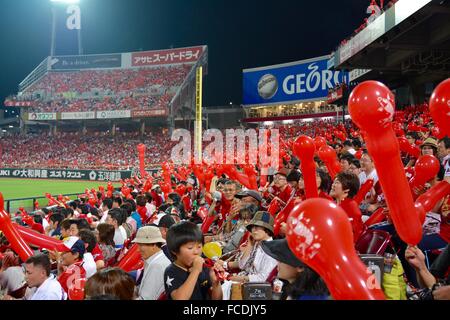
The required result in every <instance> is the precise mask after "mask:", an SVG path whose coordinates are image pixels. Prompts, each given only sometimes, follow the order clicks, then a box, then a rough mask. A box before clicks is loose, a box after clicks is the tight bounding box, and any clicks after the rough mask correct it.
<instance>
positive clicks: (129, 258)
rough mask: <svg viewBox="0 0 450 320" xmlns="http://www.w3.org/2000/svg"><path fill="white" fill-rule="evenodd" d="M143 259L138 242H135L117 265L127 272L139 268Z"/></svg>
mask: <svg viewBox="0 0 450 320" xmlns="http://www.w3.org/2000/svg"><path fill="white" fill-rule="evenodd" d="M141 260H142V256H141V253H140V252H139V246H138V245H137V243H135V244H133V245H132V246H131V248H130V250H128V252H127V253H126V254H125V255H124V256H123V258H122V259H121V260H120V262H119V264H118V265H117V267H118V268H120V269H122V270H123V271H125V272H130V271H132V270H136V269H138V267H137V266H138V264H139V263H140V261H141Z"/></svg>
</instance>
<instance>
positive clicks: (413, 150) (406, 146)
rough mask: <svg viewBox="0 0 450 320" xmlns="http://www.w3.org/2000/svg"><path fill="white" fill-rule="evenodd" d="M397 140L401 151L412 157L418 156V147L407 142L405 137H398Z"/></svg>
mask: <svg viewBox="0 0 450 320" xmlns="http://www.w3.org/2000/svg"><path fill="white" fill-rule="evenodd" d="M397 140H398V145H399V146H400V150H401V151H403V152H405V153H407V154H409V155H410V156H413V157H414V158H418V157H419V156H420V149H419V148H418V147H416V146H413V145H412V144H411V143H409V141H408V139H406V137H398V138H397Z"/></svg>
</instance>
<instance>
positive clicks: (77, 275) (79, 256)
mask: <svg viewBox="0 0 450 320" xmlns="http://www.w3.org/2000/svg"><path fill="white" fill-rule="evenodd" d="M85 250H86V249H85V246H84V242H83V241H82V240H77V241H76V242H75V243H74V244H73V245H72V247H71V248H70V251H68V252H63V253H55V254H56V257H57V259H58V260H57V261H58V281H59V283H60V284H61V286H62V288H63V289H64V291H65V292H66V293H68V292H69V287H70V286H71V285H72V284H73V283H74V282H75V280H76V279H82V278H85V277H86V270H85V269H84V268H83V255H84V252H85Z"/></svg>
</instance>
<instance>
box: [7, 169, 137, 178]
mask: <svg viewBox="0 0 450 320" xmlns="http://www.w3.org/2000/svg"><path fill="white" fill-rule="evenodd" d="M6 177H7V178H27V179H60V180H87V181H120V179H129V178H131V171H104V170H58V169H26V168H22V169H10V168H4V169H0V178H6Z"/></svg>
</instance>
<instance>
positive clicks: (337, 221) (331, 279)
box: [286, 198, 385, 300]
mask: <svg viewBox="0 0 450 320" xmlns="http://www.w3.org/2000/svg"><path fill="white" fill-rule="evenodd" d="M286 238H287V241H288V245H289V248H290V249H291V250H292V252H293V253H294V254H295V255H296V256H297V258H299V259H300V260H302V261H303V262H304V263H306V264H307V265H308V266H310V267H311V268H312V269H314V270H315V271H316V272H317V273H318V274H319V275H320V276H321V277H322V278H323V279H324V281H325V283H326V284H327V287H328V289H329V290H330V293H331V295H332V296H333V298H334V299H336V300H350V299H351V300H374V299H380V300H381V299H385V297H384V294H383V291H382V290H381V287H380V284H378V283H376V280H375V279H374V278H373V276H372V273H371V272H370V271H368V269H367V267H366V266H365V265H364V264H363V263H362V261H361V260H360V259H359V257H358V255H357V254H356V250H355V248H354V244H353V232H352V226H351V225H350V222H349V219H348V217H347V214H346V213H345V212H344V210H343V209H342V208H340V207H338V206H337V205H336V204H335V203H334V202H332V201H330V200H326V199H321V198H316V199H308V200H306V201H304V202H302V203H300V204H298V205H296V206H295V207H294V209H293V210H292V212H291V213H290V215H289V218H288V225H287V236H286Z"/></svg>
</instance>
